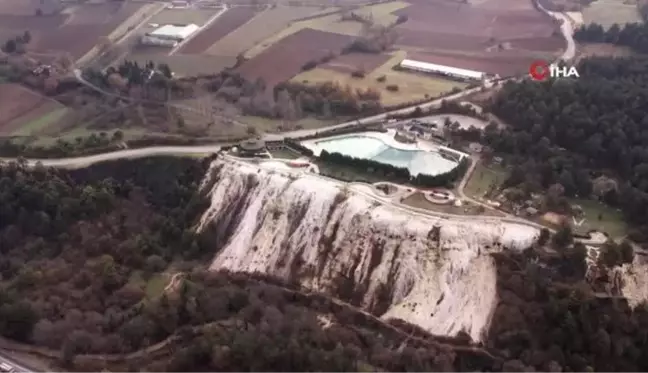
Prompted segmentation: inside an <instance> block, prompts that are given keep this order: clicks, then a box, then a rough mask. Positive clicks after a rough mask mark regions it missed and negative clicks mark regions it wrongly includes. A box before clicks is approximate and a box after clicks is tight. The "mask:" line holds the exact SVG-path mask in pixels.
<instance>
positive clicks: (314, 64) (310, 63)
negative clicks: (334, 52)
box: [302, 61, 317, 71]
mask: <svg viewBox="0 0 648 373" xmlns="http://www.w3.org/2000/svg"><path fill="white" fill-rule="evenodd" d="M315 67H317V61H308V62H306V63H305V64H304V65H303V66H302V71H306V70H312V69H314V68H315Z"/></svg>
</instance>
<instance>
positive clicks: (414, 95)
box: [292, 51, 466, 105]
mask: <svg viewBox="0 0 648 373" xmlns="http://www.w3.org/2000/svg"><path fill="white" fill-rule="evenodd" d="M360 56H362V55H360ZM368 56H371V55H368ZM344 57H346V56H341V57H339V58H344ZM386 57H387V59H386V62H384V63H382V64H381V65H380V66H378V67H377V68H374V69H371V70H369V69H367V70H365V72H366V75H365V77H364V78H354V77H352V76H351V74H350V73H349V72H341V71H340V70H339V69H336V68H335V67H331V65H334V64H335V63H337V61H338V58H336V59H335V60H333V61H331V62H330V63H329V64H326V65H322V67H318V68H315V69H313V70H309V71H305V72H303V73H301V74H299V75H297V76H296V77H294V78H293V79H292V81H294V82H299V83H305V84H309V83H310V84H316V83H324V82H327V81H336V82H338V83H339V84H341V85H343V86H346V85H349V86H350V87H351V88H356V89H358V88H362V89H367V88H371V89H374V90H376V91H378V92H380V95H381V102H382V104H383V105H396V104H401V103H404V102H411V101H415V100H422V99H426V98H432V97H436V96H439V95H441V94H443V93H447V92H451V91H452V89H453V88H464V87H465V86H466V84H465V83H461V82H456V81H452V80H448V79H445V78H442V77H434V76H431V75H426V74H418V73H413V72H406V71H397V70H394V69H393V67H394V65H397V64H398V63H399V62H400V61H402V60H403V59H404V58H405V53H404V52H402V51H400V52H395V53H393V55H392V56H389V55H387V56H386ZM390 57H391V58H390ZM354 62H355V65H356V66H363V64H362V62H360V61H354ZM365 66H368V65H365ZM381 77H384V78H385V80H384V81H383V82H380V81H379V78H381ZM380 80H382V79H380ZM394 84H395V85H397V86H398V91H397V92H393V91H390V90H388V89H387V86H388V85H394Z"/></svg>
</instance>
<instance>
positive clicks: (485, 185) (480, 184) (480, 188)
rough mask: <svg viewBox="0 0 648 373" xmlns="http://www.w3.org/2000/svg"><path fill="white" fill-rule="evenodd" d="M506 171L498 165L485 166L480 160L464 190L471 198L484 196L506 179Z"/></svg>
mask: <svg viewBox="0 0 648 373" xmlns="http://www.w3.org/2000/svg"><path fill="white" fill-rule="evenodd" d="M507 176H508V172H507V171H506V169H504V168H503V167H501V166H499V165H489V166H488V167H487V166H485V165H484V164H483V163H482V162H481V161H480V162H479V163H478V164H477V166H476V167H475V170H474V171H473V173H472V175H471V176H470V180H468V183H466V188H465V189H464V192H465V193H466V194H467V195H468V196H470V197H473V198H480V197H484V196H485V195H486V194H487V193H489V192H490V191H491V190H493V189H494V188H498V187H499V186H500V185H501V184H502V183H503V182H504V180H506V178H507Z"/></svg>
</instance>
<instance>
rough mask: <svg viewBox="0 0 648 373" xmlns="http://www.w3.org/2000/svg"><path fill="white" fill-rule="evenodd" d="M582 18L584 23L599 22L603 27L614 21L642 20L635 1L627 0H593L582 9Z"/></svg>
mask: <svg viewBox="0 0 648 373" xmlns="http://www.w3.org/2000/svg"><path fill="white" fill-rule="evenodd" d="M583 18H584V21H585V23H592V22H594V23H599V24H601V25H602V26H604V27H610V26H612V25H613V24H614V23H618V24H625V23H632V22H642V19H641V16H640V14H639V12H638V11H637V3H636V1H628V0H597V1H594V2H592V3H591V4H590V5H589V6H587V7H586V8H585V9H583Z"/></svg>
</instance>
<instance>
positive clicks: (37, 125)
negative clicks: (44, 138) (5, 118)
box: [11, 107, 68, 136]
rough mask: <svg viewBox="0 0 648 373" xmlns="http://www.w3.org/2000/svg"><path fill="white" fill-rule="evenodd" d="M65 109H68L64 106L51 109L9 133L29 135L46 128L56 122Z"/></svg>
mask: <svg viewBox="0 0 648 373" xmlns="http://www.w3.org/2000/svg"><path fill="white" fill-rule="evenodd" d="M67 111H68V109H67V108H65V107H63V108H59V109H56V110H52V111H50V112H49V113H47V114H45V115H43V116H42V117H40V118H38V119H34V120H32V121H30V122H27V123H25V124H23V125H22V126H20V129H18V130H16V131H13V132H12V133H11V134H12V135H13V136H30V135H31V134H33V133H35V132H38V131H40V130H42V129H44V128H46V127H47V126H49V125H50V124H52V123H56V122H57V121H58V120H60V119H61V118H63V116H64V115H65V114H66V113H67Z"/></svg>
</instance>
